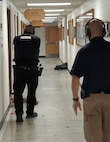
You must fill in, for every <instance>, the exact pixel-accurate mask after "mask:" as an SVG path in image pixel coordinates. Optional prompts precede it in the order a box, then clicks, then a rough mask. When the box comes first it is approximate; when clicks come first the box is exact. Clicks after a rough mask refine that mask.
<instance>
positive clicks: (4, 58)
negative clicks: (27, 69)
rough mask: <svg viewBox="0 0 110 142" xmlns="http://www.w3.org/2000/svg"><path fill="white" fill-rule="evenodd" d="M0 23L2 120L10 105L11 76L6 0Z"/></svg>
mask: <svg viewBox="0 0 110 142" xmlns="http://www.w3.org/2000/svg"><path fill="white" fill-rule="evenodd" d="M0 13H3V14H1V16H0V23H1V24H2V31H1V33H0V34H1V35H0V36H1V37H3V38H2V40H1V39H0V40H1V41H0V42H2V43H3V46H2V47H0V120H1V119H2V116H3V114H4V113H5V111H6V110H7V107H8V105H9V76H8V42H7V41H8V40H7V39H8V36H7V4H6V0H4V1H1V2H0Z"/></svg>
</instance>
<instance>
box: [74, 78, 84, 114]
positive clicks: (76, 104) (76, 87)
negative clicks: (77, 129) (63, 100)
mask: <svg viewBox="0 0 110 142" xmlns="http://www.w3.org/2000/svg"><path fill="white" fill-rule="evenodd" d="M79 85H80V83H79V77H77V76H75V75H73V76H72V94H73V109H74V112H75V114H76V115H77V108H79V109H80V110H82V108H81V104H80V102H79V95H78V90H79Z"/></svg>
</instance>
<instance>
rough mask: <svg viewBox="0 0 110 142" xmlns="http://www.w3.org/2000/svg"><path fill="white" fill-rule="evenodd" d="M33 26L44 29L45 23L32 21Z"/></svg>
mask: <svg viewBox="0 0 110 142" xmlns="http://www.w3.org/2000/svg"><path fill="white" fill-rule="evenodd" d="M31 25H32V26H34V27H42V26H44V23H43V22H42V21H41V20H32V21H31Z"/></svg>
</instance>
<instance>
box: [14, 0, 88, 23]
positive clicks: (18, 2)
mask: <svg viewBox="0 0 110 142" xmlns="http://www.w3.org/2000/svg"><path fill="white" fill-rule="evenodd" d="M11 1H12V2H13V3H14V5H15V6H16V7H17V8H18V9H19V10H20V11H21V12H22V13H24V11H25V10H26V9H45V10H49V9H50V10H51V9H64V11H62V12H58V11H57V12H51V14H55V13H57V14H60V15H57V16H55V17H56V19H55V21H59V20H60V19H62V18H63V17H64V16H66V15H67V14H68V13H70V12H71V11H73V10H74V9H75V8H77V7H78V6H80V5H81V4H82V3H84V2H85V1H87V0H60V1H59V0H56V1H54V0H11ZM68 2H70V3H71V5H67V6H62V5H61V6H54V5H52V6H46V5H45V6H39V7H38V6H33V7H32V6H27V3H68ZM49 13H50V12H48V14H49ZM45 14H47V12H45ZM52 17H53V16H52Z"/></svg>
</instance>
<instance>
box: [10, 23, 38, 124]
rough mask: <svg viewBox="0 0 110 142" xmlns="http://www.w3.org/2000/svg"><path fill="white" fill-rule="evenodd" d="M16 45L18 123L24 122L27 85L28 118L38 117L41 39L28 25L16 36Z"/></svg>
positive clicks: (15, 82) (15, 79)
mask: <svg viewBox="0 0 110 142" xmlns="http://www.w3.org/2000/svg"><path fill="white" fill-rule="evenodd" d="M13 43H14V62H15V65H14V66H13V67H14V84H13V89H14V103H15V112H16V117H17V118H16V122H23V118H22V115H23V96H22V93H23V91H24V89H25V85H26V84H27V87H28V94H27V110H26V113H27V116H26V118H32V117H37V113H36V112H34V105H35V104H36V97H35V92H36V88H37V85H38V68H37V65H38V56H39V48H40V38H39V37H38V36H35V35H34V27H33V26H32V25H28V26H26V28H25V31H24V34H22V35H20V36H16V37H15V38H14V40H13Z"/></svg>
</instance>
